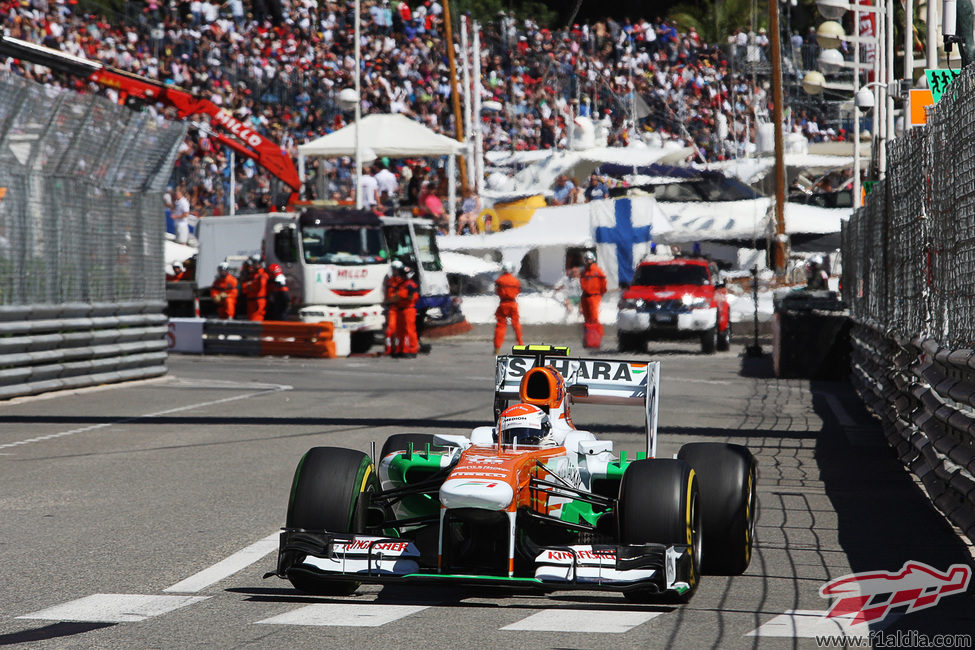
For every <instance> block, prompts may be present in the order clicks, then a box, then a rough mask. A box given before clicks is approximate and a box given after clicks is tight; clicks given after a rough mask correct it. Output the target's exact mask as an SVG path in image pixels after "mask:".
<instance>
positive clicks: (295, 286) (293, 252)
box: [166, 208, 463, 351]
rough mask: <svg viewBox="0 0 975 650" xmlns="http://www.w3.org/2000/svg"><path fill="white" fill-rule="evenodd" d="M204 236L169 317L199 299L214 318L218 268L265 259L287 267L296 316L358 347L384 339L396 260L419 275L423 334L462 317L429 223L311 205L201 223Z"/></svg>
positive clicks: (170, 294)
mask: <svg viewBox="0 0 975 650" xmlns="http://www.w3.org/2000/svg"><path fill="white" fill-rule="evenodd" d="M197 238H198V240H199V246H200V247H199V254H198V256H197V259H196V271H195V281H192V282H171V283H168V284H167V292H166V293H167V300H168V301H169V306H170V315H176V314H177V313H184V314H185V313H186V310H187V301H190V305H192V301H193V299H194V297H197V298H199V300H200V306H201V311H202V313H203V314H204V315H207V314H208V313H212V311H213V307H212V304H210V299H209V287H210V285H211V283H212V282H213V280H214V278H215V277H216V275H217V265H218V264H220V263H221V262H223V261H224V260H227V261H229V262H230V264H231V268H232V272H234V273H236V272H237V271H238V270H239V268H240V265H241V264H242V263H243V261H244V260H245V259H247V258H248V257H249V256H251V255H261V256H262V257H263V258H264V261H265V264H266V265H270V264H274V263H277V264H280V265H281V268H282V269H283V270H284V274H285V276H286V277H287V278H288V287H289V289H290V292H291V302H292V314H294V315H297V317H298V318H299V319H300V320H302V321H305V322H322V321H331V322H332V323H334V324H335V326H336V327H339V328H343V329H346V330H348V331H349V332H350V333H351V334H352V347H353V350H357V351H362V350H364V349H367V348H368V347H369V345H371V344H372V343H373V341H374V340H375V338H376V334H377V333H378V334H379V337H380V338H381V337H382V332H383V329H384V326H385V316H384V313H383V298H384V296H383V281H384V279H385V277H386V275H387V274H388V273H389V263H390V262H391V261H392V260H394V259H399V260H402V261H403V262H404V263H405V264H407V265H409V266H410V267H412V268H414V269H415V270H416V276H415V279H416V281H417V284H418V285H419V286H420V300H419V303H418V304H417V314H418V321H419V322H418V327H419V328H420V329H422V328H423V327H425V326H427V325H436V324H440V323H444V324H447V323H454V322H459V321H461V320H463V315H462V314H461V312H460V307H459V302H458V301H457V300H455V299H454V298H453V297H452V296H451V295H450V290H449V287H448V284H447V274H446V273H444V270H443V267H442V266H441V263H440V257H439V254H438V251H437V242H436V229H435V228H434V225H433V223H432V222H431V221H430V220H427V219H418V218H415V217H412V216H403V217H378V216H376V215H375V214H373V213H371V212H367V211H364V210H358V211H357V210H351V209H340V208H309V209H306V210H303V211H302V212H300V213H297V214H291V213H271V214H255V215H239V216H234V217H210V218H205V219H201V220H200V223H199V225H198V226H197ZM191 308H192V307H191Z"/></svg>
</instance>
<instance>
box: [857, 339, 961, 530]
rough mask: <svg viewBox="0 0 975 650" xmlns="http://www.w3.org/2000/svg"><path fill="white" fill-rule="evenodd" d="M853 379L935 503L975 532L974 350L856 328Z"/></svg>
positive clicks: (954, 521) (950, 517) (956, 523)
mask: <svg viewBox="0 0 975 650" xmlns="http://www.w3.org/2000/svg"><path fill="white" fill-rule="evenodd" d="M852 338H853V359H852V370H853V374H852V376H853V382H854V385H855V386H856V387H857V390H858V391H859V393H860V395H861V397H862V398H863V400H864V402H865V403H866V404H867V406H868V407H869V408H870V409H871V410H873V412H874V413H875V414H876V415H877V416H878V417H879V418H880V419H881V421H882V423H883V427H884V432H885V434H886V436H887V440H888V442H889V443H890V445H891V447H893V448H894V450H895V451H896V453H897V455H898V456H899V457H900V459H901V461H902V462H903V463H904V464H905V465H906V466H907V467H908V468H909V469H910V470H911V471H912V472H914V473H915V474H916V475H917V476H918V478H919V479H920V480H921V482H922V483H923V484H924V487H925V489H926V490H927V491H928V494H929V495H930V496H931V499H932V501H933V502H934V504H935V505H936V506H937V507H938V508H939V509H940V510H941V511H942V512H944V513H945V515H947V517H948V518H949V519H950V520H951V521H952V522H953V523H954V524H955V525H956V526H958V527H959V528H960V529H961V530H962V531H964V532H965V534H966V535H967V536H968V537H969V538H970V539H971V538H975V350H969V349H948V348H943V347H940V346H939V345H938V344H937V342H935V341H933V340H931V339H921V338H915V339H913V340H911V341H903V340H901V341H898V340H895V339H894V338H893V337H890V336H888V335H885V334H882V333H880V332H879V331H878V330H876V329H874V328H872V327H865V326H859V327H857V328H855V331H854V333H853V337H852Z"/></svg>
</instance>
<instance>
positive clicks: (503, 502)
mask: <svg viewBox="0 0 975 650" xmlns="http://www.w3.org/2000/svg"><path fill="white" fill-rule="evenodd" d="M514 495H515V493H514V490H513V489H512V488H511V486H510V485H508V484H507V483H506V482H504V481H503V480H498V479H485V478H453V479H448V480H447V481H444V484H443V485H442V486H441V487H440V503H441V504H443V506H444V507H445V508H450V509H454V508H481V509H482V510H505V509H506V508H507V507H508V506H509V505H511V500H512V499H513V498H514Z"/></svg>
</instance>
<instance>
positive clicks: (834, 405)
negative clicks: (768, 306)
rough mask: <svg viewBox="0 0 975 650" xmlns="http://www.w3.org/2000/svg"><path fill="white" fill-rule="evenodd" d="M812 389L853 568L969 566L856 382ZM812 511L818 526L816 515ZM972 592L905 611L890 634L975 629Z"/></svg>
mask: <svg viewBox="0 0 975 650" xmlns="http://www.w3.org/2000/svg"><path fill="white" fill-rule="evenodd" d="M810 390H811V392H812V395H813V409H814V411H815V412H816V413H817V414H818V415H819V416H820V417H821V418H822V420H823V422H824V426H823V429H822V431H820V433H819V436H818V438H817V441H816V448H815V454H816V456H815V457H816V464H817V467H818V470H819V474H820V478H821V480H822V481H823V484H824V486H825V488H826V496H827V497H828V498H829V500H830V502H831V503H832V505H833V508H834V510H835V512H836V516H837V523H836V526H837V528H838V537H839V543H840V545H841V546H842V548H843V552H844V553H845V554H846V556H847V558H848V560H849V563H850V567H851V569H852V571H853V572H854V573H861V572H872V571H890V572H895V571H899V570H900V569H901V568H902V567H903V565H904V563H905V562H908V561H910V560H915V561H919V562H923V563H925V564H928V565H930V566H931V567H933V568H935V569H937V570H938V571H943V572H947V569H948V568H949V566H950V565H952V564H956V563H961V564H965V565H969V566H970V565H971V563H972V557H971V555H970V553H969V550H968V548H967V546H966V544H965V543H964V542H963V540H962V538H960V537H959V536H958V535H957V534H956V533H955V531H954V529H953V528H952V527H951V525H950V524H949V523H948V522H947V521H946V520H945V519H944V517H943V516H942V515H941V514H940V513H939V512H938V511H937V510H936V509H935V507H934V506H933V504H932V503H931V501H930V500H929V499H928V497H927V495H926V494H925V493H924V492H923V491H922V490H921V489H920V488H919V487H918V485H917V483H916V482H915V481H914V479H913V478H912V475H911V474H910V473H909V472H908V471H907V470H906V469H905V468H904V466H903V465H902V464H901V462H900V461H899V460H898V459H897V457H896V456H895V454H894V452H893V450H892V449H891V448H890V447H889V446H888V444H887V442H886V439H885V438H884V436H883V432H882V430H881V426H880V422H879V420H877V419H875V418H874V417H872V416H871V415H870V414H869V412H868V411H867V410H866V408H865V407H864V405H863V403H862V402H861V401H860V399H859V397H858V396H857V394H856V393H855V391H854V389H853V387H852V385H851V384H849V383H848V382H846V381H811V382H810ZM838 410H839V411H840V413H839V414H838V413H837V411H838ZM844 412H845V413H844ZM810 514H811V516H812V517H813V522H814V526H815V522H816V515H817V513H815V512H812V513H810ZM839 577H841V576H830V578H831V579H836V578H839ZM971 594H972V587H971V586H970V589H969V593H967V594H961V595H956V596H952V597H946V598H944V599H943V600H942V601H941V602H940V604H938V605H937V606H936V607H932V608H930V609H925V610H924V611H922V612H915V613H912V614H909V615H904V616H903V617H900V618H899V619H898V620H896V621H895V622H894V623H892V624H890V625H889V626H887V627H885V630H884V631H885V634H888V635H889V634H892V633H894V632H895V631H896V630H905V631H909V630H915V631H917V632H919V633H923V634H928V635H934V634H947V633H969V634H970V633H971V632H972V631H973V630H975V615H973V613H972V612H973V610H975V607H973V605H975V599H973V597H972V595H971ZM891 596H892V594H889V593H888V594H878V595H877V596H875V597H874V599H873V600H872V601H870V602H869V603H867V605H874V604H882V603H883V602H884V601H885V600H886V599H890V598H891ZM915 597H916V596H915ZM823 602H824V604H825V603H826V602H827V601H825V600H824V601H823ZM907 602H913V598H908V601H907ZM906 607H907V604H906V603H905V604H904V605H902V606H900V607H897V608H892V610H891V613H893V614H894V615H895V616H896V615H897V614H903V613H904V610H905V609H906ZM887 622H888V623H889V622H890V621H889V620H888V621H887ZM881 627H884V626H883V625H882V626H881Z"/></svg>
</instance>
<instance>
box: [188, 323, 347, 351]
mask: <svg viewBox="0 0 975 650" xmlns="http://www.w3.org/2000/svg"><path fill="white" fill-rule="evenodd" d="M333 332H334V326H333V325H332V323H288V322H282V321H264V322H262V323H259V322H250V321H234V320H207V321H206V322H205V323H204V325H203V353H204V354H243V355H253V356H257V355H274V356H291V357H316V358H328V359H331V358H334V357H336V356H337V354H336V347H335V341H333V340H332V335H333Z"/></svg>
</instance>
